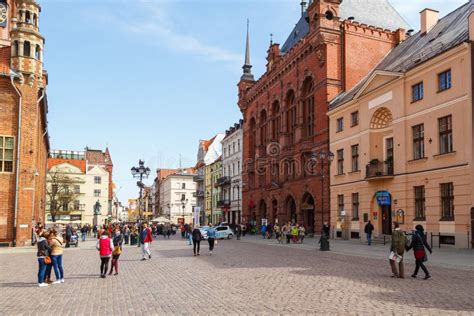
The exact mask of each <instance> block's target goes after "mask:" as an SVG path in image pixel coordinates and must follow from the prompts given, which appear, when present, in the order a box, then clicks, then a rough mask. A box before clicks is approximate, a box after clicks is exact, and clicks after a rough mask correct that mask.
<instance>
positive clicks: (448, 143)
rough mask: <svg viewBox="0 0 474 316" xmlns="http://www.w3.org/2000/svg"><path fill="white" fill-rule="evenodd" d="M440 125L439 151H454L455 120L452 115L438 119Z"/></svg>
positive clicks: (445, 152) (444, 152) (442, 152)
mask: <svg viewBox="0 0 474 316" xmlns="http://www.w3.org/2000/svg"><path fill="white" fill-rule="evenodd" d="M438 125H439V153H440V155H442V154H447V153H451V152H453V151H454V150H453V120H452V116H451V115H449V116H445V117H442V118H440V119H438Z"/></svg>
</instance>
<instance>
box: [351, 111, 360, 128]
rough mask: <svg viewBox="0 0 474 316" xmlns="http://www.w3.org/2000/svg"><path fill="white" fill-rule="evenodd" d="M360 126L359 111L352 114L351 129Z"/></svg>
mask: <svg viewBox="0 0 474 316" xmlns="http://www.w3.org/2000/svg"><path fill="white" fill-rule="evenodd" d="M357 125H359V111H355V112H352V113H351V127H354V126H357Z"/></svg>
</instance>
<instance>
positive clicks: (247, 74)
mask: <svg viewBox="0 0 474 316" xmlns="http://www.w3.org/2000/svg"><path fill="white" fill-rule="evenodd" d="M242 69H243V70H244V74H243V75H242V77H240V80H248V81H255V78H254V77H253V74H252V65H251V64H250V36H249V20H247V42H246V46H245V64H244V66H243V67H242Z"/></svg>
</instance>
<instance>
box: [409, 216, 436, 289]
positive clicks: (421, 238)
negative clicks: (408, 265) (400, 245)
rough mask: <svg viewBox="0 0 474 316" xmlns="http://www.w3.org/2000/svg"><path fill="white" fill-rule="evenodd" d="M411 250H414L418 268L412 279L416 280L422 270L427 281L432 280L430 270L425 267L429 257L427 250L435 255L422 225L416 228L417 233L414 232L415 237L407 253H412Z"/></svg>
mask: <svg viewBox="0 0 474 316" xmlns="http://www.w3.org/2000/svg"><path fill="white" fill-rule="evenodd" d="M410 249H413V252H414V255H415V263H416V268H415V272H414V273H413V274H412V276H411V277H412V278H416V277H417V275H418V271H420V268H421V269H422V270H423V272H424V273H425V278H424V279H425V280H428V279H431V274H430V272H429V271H428V269H427V268H426V266H425V264H424V263H425V262H426V261H428V256H427V255H426V249H428V251H429V252H430V254H431V253H433V250H432V249H431V247H430V245H428V242H427V241H426V235H425V229H424V228H423V226H421V225H416V226H415V231H414V232H413V237H412V240H411V243H410V246H408V248H407V251H410Z"/></svg>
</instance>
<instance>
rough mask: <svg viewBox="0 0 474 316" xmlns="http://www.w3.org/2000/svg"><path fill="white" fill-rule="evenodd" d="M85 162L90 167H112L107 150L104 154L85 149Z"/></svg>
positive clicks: (99, 151)
mask: <svg viewBox="0 0 474 316" xmlns="http://www.w3.org/2000/svg"><path fill="white" fill-rule="evenodd" d="M86 160H87V163H88V164H90V165H112V159H111V157H110V153H109V149H108V148H107V149H106V150H105V152H103V151H101V150H94V149H89V148H86Z"/></svg>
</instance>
